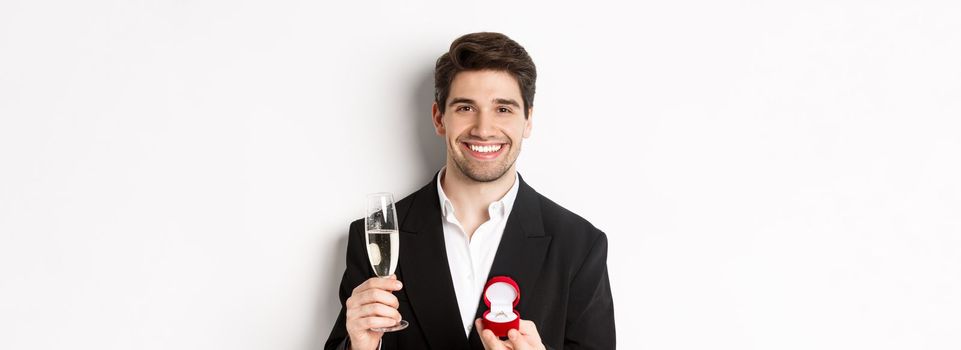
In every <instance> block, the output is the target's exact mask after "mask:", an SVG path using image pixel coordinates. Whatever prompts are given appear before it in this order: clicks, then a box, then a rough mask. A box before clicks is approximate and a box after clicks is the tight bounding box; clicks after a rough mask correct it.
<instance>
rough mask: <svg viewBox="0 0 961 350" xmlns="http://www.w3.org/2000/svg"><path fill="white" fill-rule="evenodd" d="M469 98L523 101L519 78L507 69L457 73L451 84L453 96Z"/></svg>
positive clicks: (486, 100) (450, 96) (481, 100)
mask: <svg viewBox="0 0 961 350" xmlns="http://www.w3.org/2000/svg"><path fill="white" fill-rule="evenodd" d="M458 97H460V98H469V99H472V100H475V101H479V102H488V101H492V100H493V99H495V98H504V99H513V100H515V101H518V102H520V101H521V88H520V86H519V85H518V84H517V79H514V76H513V75H511V74H510V73H508V72H507V71H497V70H478V71H464V72H460V73H457V75H455V76H454V80H453V81H451V84H450V94H449V95H448V101H449V100H450V99H451V98H458Z"/></svg>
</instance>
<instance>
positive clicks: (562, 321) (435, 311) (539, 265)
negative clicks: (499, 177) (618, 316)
mask: <svg viewBox="0 0 961 350" xmlns="http://www.w3.org/2000/svg"><path fill="white" fill-rule="evenodd" d="M519 181H520V187H519V188H518V192H517V198H516V199H515V202H514V207H513V209H512V210H511V213H510V216H509V217H508V219H507V225H506V228H505V229H504V235H503V236H502V238H501V242H500V245H499V246H498V249H497V253H496V255H495V257H494V263H493V265H492V266H491V271H490V275H489V276H488V279H489V278H490V277H493V276H499V275H504V276H510V277H511V278H513V279H514V280H515V281H516V282H517V284H518V285H519V286H520V289H521V300H520V303H519V304H518V305H517V310H518V311H519V312H520V315H521V318H522V319H525V320H530V321H533V322H534V324H535V325H536V326H537V330H538V332H539V333H540V335H541V341H542V342H543V343H544V345H546V346H547V347H548V348H549V349H558V350H559V349H571V350H576V349H604V350H608V349H614V348H615V333H614V303H613V300H612V298H611V287H610V281H609V279H608V275H607V236H606V235H605V234H604V233H603V232H601V231H600V230H598V229H597V228H595V227H594V226H593V225H591V224H590V223H589V222H587V220H584V219H583V218H581V217H580V216H577V215H576V214H574V213H572V212H570V211H568V210H566V209H564V208H563V207H561V206H559V205H557V204H556V203H554V202H552V201H551V200H549V199H547V197H544V196H542V195H540V194H539V193H537V192H536V191H534V189H533V188H531V187H530V186H529V185H528V184H527V183H526V182H524V180H523V178H519ZM397 216H398V218H400V219H401V221H400V260H399V261H398V266H397V277H398V279H400V280H401V281H402V282H404V289H403V290H401V291H399V292H397V293H395V295H397V299H398V300H399V302H400V306H399V308H398V309H399V311H400V313H401V316H402V317H403V318H404V319H405V320H407V321H408V322H410V326H409V327H408V328H407V329H405V330H402V331H398V332H391V333H386V334H385V335H384V339H383V347H382V349H384V350H388V349H433V350H461V349H465V350H466V349H471V350H482V349H483V345H482V344H481V341H480V338H479V337H478V336H477V332H476V331H475V330H471V332H470V335H469V336H465V334H464V328H463V324H462V323H461V317H460V312H459V311H458V307H457V300H456V295H455V294H454V287H453V284H452V282H451V276H450V268H449V266H448V264H447V250H446V248H445V246H444V232H443V226H442V221H441V220H442V216H441V208H440V200H439V199H438V194H437V182H436V177H435V178H434V180H433V181H431V182H430V183H428V184H427V185H426V186H424V187H423V188H421V189H420V190H418V191H417V192H414V193H413V194H411V195H409V196H407V197H406V198H404V199H402V200H400V201H399V202H397ZM348 234H349V237H348V240H347V268H346V271H344V276H343V279H342V280H341V284H340V301H341V311H340V315H339V316H338V317H337V321H336V322H335V323H334V328H333V330H331V332H330V336H329V338H328V339H327V343H326V345H325V349H343V347H344V346H345V344H346V342H345V340H346V339H347V333H346V328H345V324H344V322H345V310H344V307H343V306H344V303H345V302H346V300H347V298H349V297H350V294H351V291H352V290H353V289H354V288H355V287H356V286H358V285H360V284H361V283H363V282H364V281H365V280H367V279H368V278H370V277H373V276H374V273H373V270H372V269H371V267H370V264H369V263H368V262H367V255H366V252H365V249H364V247H365V246H366V243H365V240H364V236H363V234H364V231H363V220H357V221H354V222H353V223H351V225H350V231H349V233H348ZM477 303H478V306H477V312H476V314H475V316H474V317H475V318H479V317H480V316H481V315H482V314H483V312H484V310H485V309H486V305H484V302H483V300H478V301H477Z"/></svg>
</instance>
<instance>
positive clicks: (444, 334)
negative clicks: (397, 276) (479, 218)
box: [399, 177, 467, 349]
mask: <svg viewBox="0 0 961 350" xmlns="http://www.w3.org/2000/svg"><path fill="white" fill-rule="evenodd" d="M412 200H413V201H412V203H411V204H410V209H409V210H408V211H407V213H406V214H405V215H404V219H403V221H402V222H401V231H402V236H401V237H402V238H406V240H404V241H403V242H402V243H401V245H400V251H401V257H400V260H399V264H400V269H401V273H403V272H405V271H409V272H410V273H409V274H403V275H402V277H403V280H402V282H404V288H405V289H406V290H407V297H408V298H409V299H410V303H411V309H412V310H413V312H414V316H415V317H416V319H417V322H419V323H420V329H421V330H422V331H423V332H424V338H425V339H427V342H428V344H430V347H431V348H432V349H452V348H455V347H454V344H465V345H466V341H467V338H466V337H465V336H464V329H463V328H461V322H460V319H461V318H460V312H459V311H458V307H457V297H456V295H455V294H454V285H453V283H452V282H451V276H450V267H449V265H448V263H447V248H446V247H445V245H444V231H443V226H441V211H440V199H439V197H438V194H437V182H436V177H435V179H434V181H432V182H431V183H429V184H427V186H425V187H424V188H422V189H420V190H419V191H417V194H416V195H415V196H414V198H412ZM459 347H460V346H457V348H459Z"/></svg>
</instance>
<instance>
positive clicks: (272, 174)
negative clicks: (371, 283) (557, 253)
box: [0, 0, 961, 350]
mask: <svg viewBox="0 0 961 350" xmlns="http://www.w3.org/2000/svg"><path fill="white" fill-rule="evenodd" d="M959 18H961V5H959V3H958V2H956V1H942V2H923V1H900V2H898V1H858V2H855V1H803V2H796V3H794V4H790V3H786V2H784V3H781V4H773V3H772V2H762V1H736V2H734V1H728V2H725V3H720V2H715V1H680V2H678V1H671V2H665V1H662V2H651V3H647V4H633V5H630V7H627V6H626V5H614V4H612V3H603V2H598V1H592V2H590V6H589V7H588V6H576V7H574V6H571V7H568V6H563V5H559V4H550V5H548V4H546V3H544V4H537V5H534V4H529V5H528V4H518V3H517V2H512V1H491V2H484V3H453V2H449V1H420V2H383V3H377V2H370V1H361V2H354V3H352V4H347V3H344V2H338V3H333V4H324V3H322V2H320V1H259V2H255V1H226V0H205V1H178V2H174V1H137V2H133V1H128V2H124V1H82V2H81V1H63V0H61V1H26V0H19V1H18V0H4V1H3V2H0V349H10V350H15V349H204V350H206V349H251V350H253V349H258V350H259V349H291V350H307V349H318V348H319V347H320V345H321V343H322V342H323V340H324V339H325V338H326V336H327V333H328V332H329V331H330V327H331V324H332V322H333V320H334V317H335V316H336V313H337V311H338V309H337V300H336V289H337V284H338V283H339V280H340V274H341V272H342V271H343V255H344V245H345V235H346V230H347V224H348V222H349V221H350V220H352V219H354V218H358V217H360V216H361V215H362V205H363V195H364V194H365V193H369V192H377V191H392V192H394V193H395V194H397V195H398V196H403V195H406V194H408V193H410V192H412V191H413V190H415V189H417V188H419V187H420V186H422V185H423V184H425V183H426V182H427V181H428V180H429V178H430V176H431V175H432V174H433V172H435V171H436V170H437V169H438V168H439V167H440V164H441V162H442V157H443V153H442V152H443V146H442V144H441V140H440V139H439V138H437V137H435V136H434V135H433V130H432V128H431V126H430V122H429V112H430V102H431V94H432V81H431V79H432V69H433V62H434V60H435V59H436V57H437V56H439V55H440V54H441V53H443V52H444V51H445V50H446V49H447V47H448V45H449V43H450V41H451V40H453V39H454V38H456V37H457V36H459V35H461V34H464V33H468V32H473V31H481V30H489V31H500V32H504V33H506V34H508V35H509V36H511V37H512V38H514V39H516V40H518V41H519V42H520V43H521V44H522V45H524V46H526V48H527V49H528V50H529V52H530V53H531V55H532V56H533V58H534V60H535V62H536V63H537V66H538V71H539V74H540V79H539V80H538V89H537V95H536V99H535V106H536V107H535V115H534V132H533V135H532V137H531V138H530V139H528V141H527V142H525V145H524V152H523V155H522V157H521V159H520V161H519V163H518V164H519V169H520V171H521V173H522V174H523V175H524V176H525V177H526V179H527V180H528V181H529V182H530V183H531V184H532V185H533V186H534V187H535V188H536V189H537V190H539V191H540V192H542V193H544V194H545V195H547V196H549V197H551V198H552V199H554V200H556V201H557V202H559V203H560V204H562V205H564V206H566V207H567V208H569V209H571V210H573V211H575V212H577V213H579V214H581V215H582V216H584V217H586V218H587V219H589V220H590V221H592V222H593V223H594V224H595V225H596V226H598V227H599V228H601V229H602V230H604V231H605V232H607V234H608V237H609V239H610V243H611V246H610V256H609V260H608V265H609V268H610V273H611V279H612V284H613V288H614V301H615V307H616V313H617V332H618V335H619V336H618V343H619V344H620V345H621V348H623V349H738V350H743V349H805V350H807V349H958V348H961V335H959V330H961V181H959V179H961V138H959V134H961V121H959V117H961V65H959V64H958V62H961V21H959ZM402 258H403V257H402Z"/></svg>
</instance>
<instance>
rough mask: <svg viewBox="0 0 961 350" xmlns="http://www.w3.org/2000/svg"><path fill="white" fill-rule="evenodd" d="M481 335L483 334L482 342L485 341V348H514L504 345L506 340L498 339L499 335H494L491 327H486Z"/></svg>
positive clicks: (496, 349)
mask: <svg viewBox="0 0 961 350" xmlns="http://www.w3.org/2000/svg"><path fill="white" fill-rule="evenodd" d="M478 329H479V328H478ZM480 336H481V342H483V343H484V349H487V350H506V349H512V348H508V347H506V346H505V345H504V342H502V341H501V340H500V339H498V338H497V336H496V335H494V332H492V331H491V330H490V329H485V330H482V331H480Z"/></svg>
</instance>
